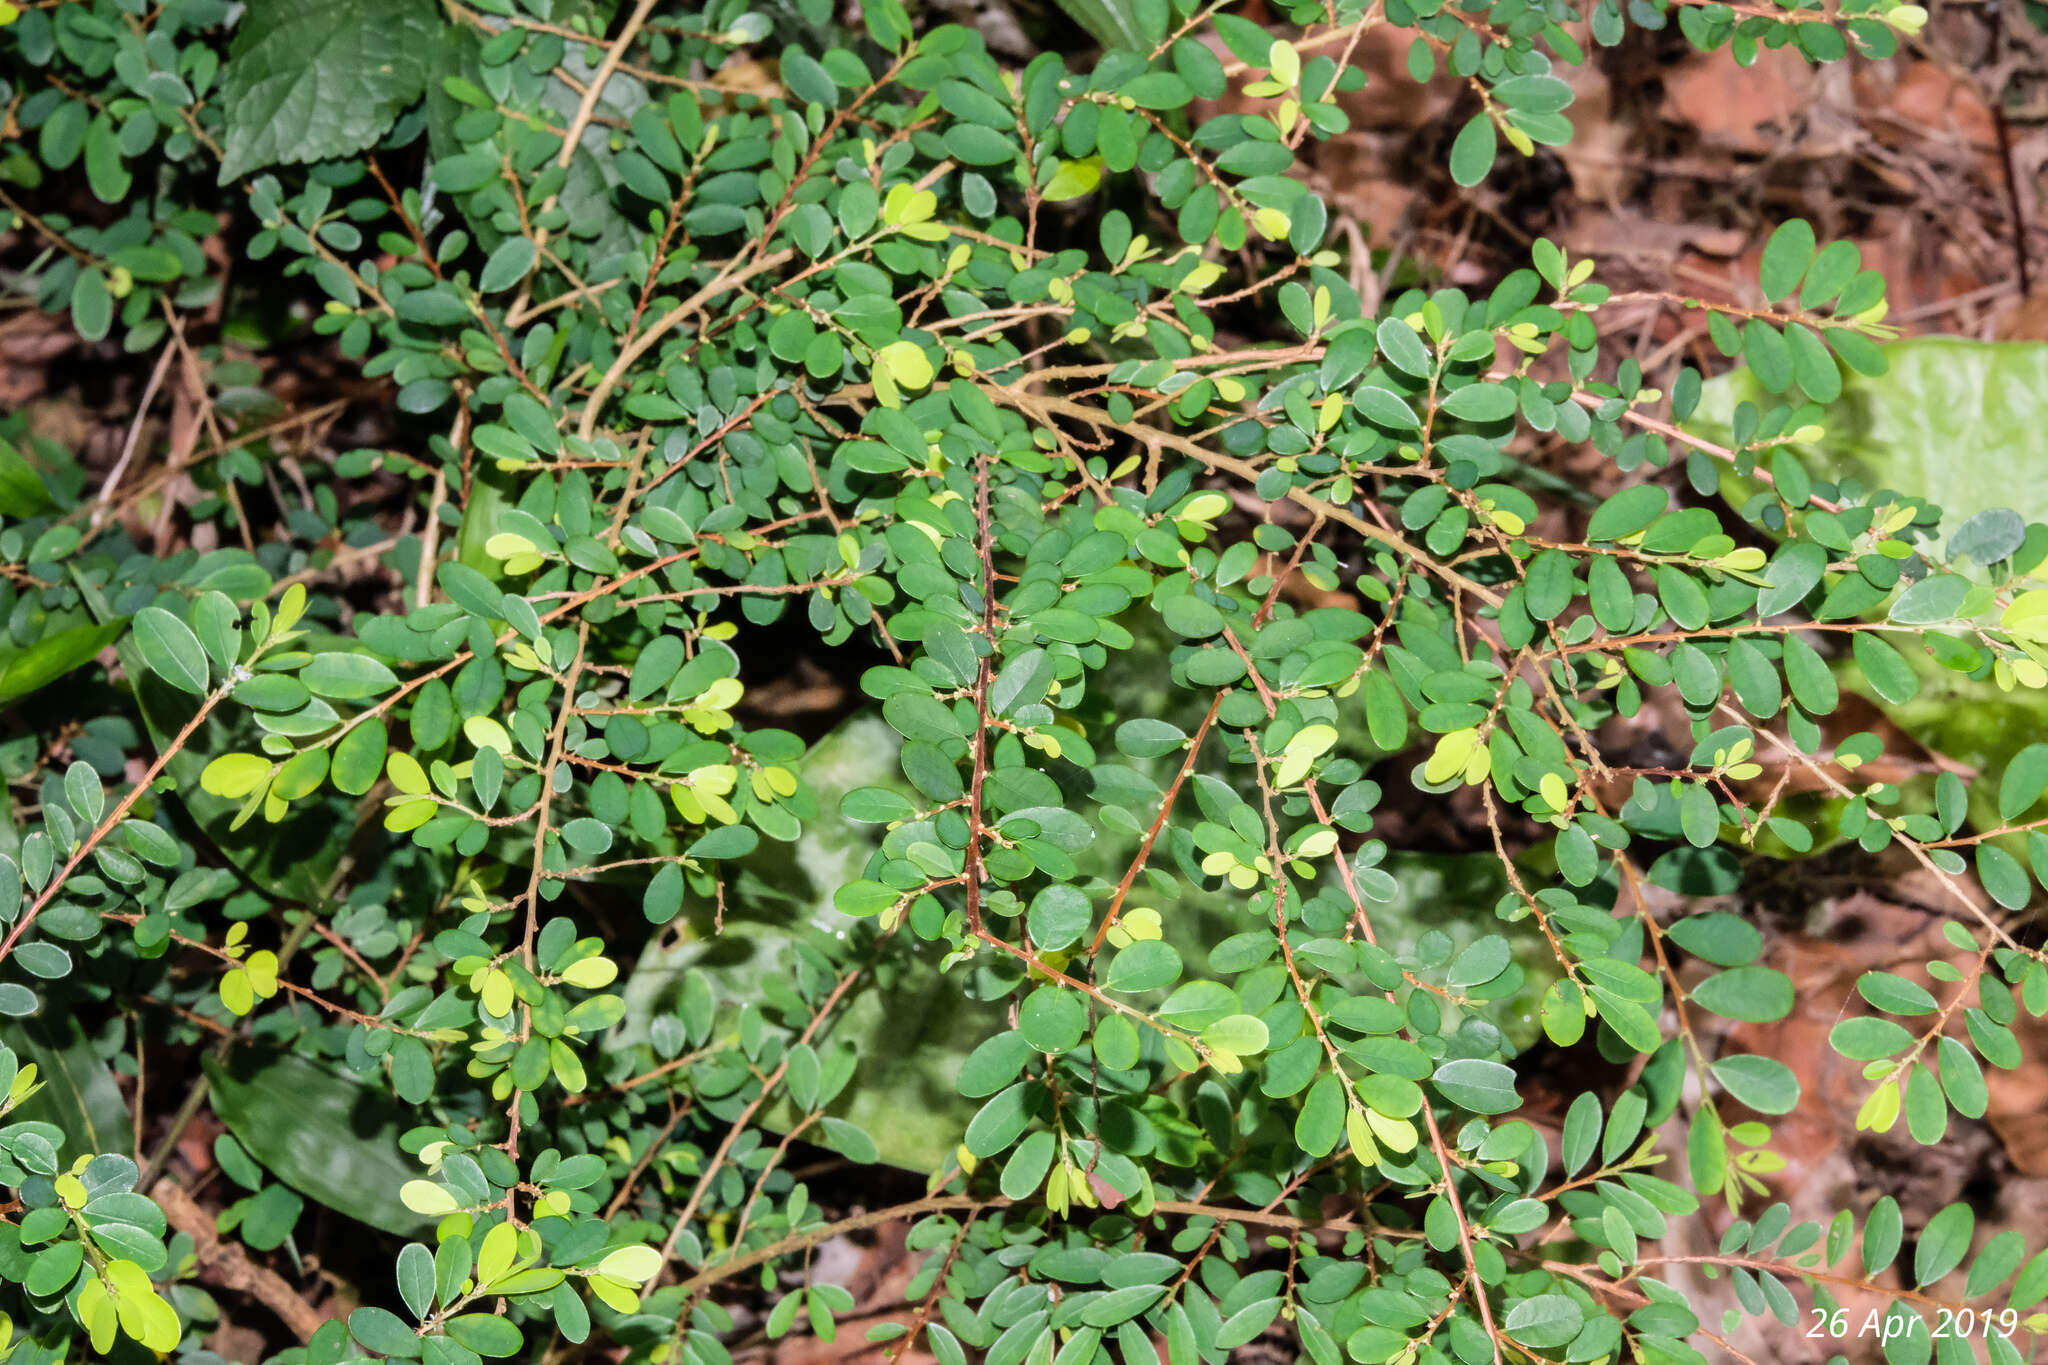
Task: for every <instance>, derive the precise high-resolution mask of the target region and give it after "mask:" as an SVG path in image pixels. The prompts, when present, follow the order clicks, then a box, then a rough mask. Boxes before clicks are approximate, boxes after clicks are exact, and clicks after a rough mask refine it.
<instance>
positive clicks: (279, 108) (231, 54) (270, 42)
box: [220, 0, 443, 185]
mask: <svg viewBox="0 0 2048 1365" xmlns="http://www.w3.org/2000/svg"><path fill="white" fill-rule="evenodd" d="M442 41H443V36H442V25H441V18H440V15H439V13H438V12H437V11H436V10H435V9H434V7H433V6H432V5H431V4H429V3H428V2H427V0H331V2H330V3H322V4H318V5H305V4H300V3H297V0H254V3H252V4H251V5H250V6H249V12H248V14H247V15H246V16H244V17H243V19H242V22H241V24H240V25H239V26H238V27H237V28H236V29H235V39H234V43H233V45H232V46H231V47H230V48H229V50H228V61H227V68H226V72H225V74H224V77H223V80H222V85H221V105H222V109H223V112H224V113H225V115H226V120H227V131H226V135H225V137H224V139H223V148H222V156H221V166H220V183H222V184H223V185H225V184H226V183H227V182H229V181H230V180H234V179H236V178H237V177H239V176H243V175H247V174H248V173H249V172H250V171H253V170H257V169H259V168H261V167H264V166H275V165H279V164H293V163H301V162H308V161H323V160H326V159H328V158H330V157H338V156H346V155H347V154H348V153H350V152H357V151H361V150H362V149H363V148H365V147H367V146H369V145H370V144H371V143H372V142H375V141H376V140H377V139H378V138H380V137H382V136H383V135H384V133H385V132H386V130H388V129H389V128H390V127H391V124H392V121H393V120H394V119H396V118H397V117H398V114H399V111H400V110H402V109H403V108H405V106H407V105H408V104H411V103H412V102H413V101H414V100H416V99H418V98H419V96H420V92H421V91H423V90H424V89H426V84H427V76H428V73H429V71H430V70H431V66H432V63H433V61H434V57H435V54H436V53H437V52H438V51H439V48H440V44H441V43H442Z"/></svg>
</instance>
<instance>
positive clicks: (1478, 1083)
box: [1431, 1057, 1522, 1114]
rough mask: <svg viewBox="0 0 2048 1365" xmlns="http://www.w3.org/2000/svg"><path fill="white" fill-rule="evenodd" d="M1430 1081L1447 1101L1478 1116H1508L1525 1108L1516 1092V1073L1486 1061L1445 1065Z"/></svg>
mask: <svg viewBox="0 0 2048 1365" xmlns="http://www.w3.org/2000/svg"><path fill="white" fill-rule="evenodd" d="M1431 1082H1432V1084H1434V1085H1435V1086H1436V1088H1437V1092H1438V1093H1439V1094H1441V1095H1442V1096H1443V1097H1444V1098H1445V1099H1447V1100H1449V1101H1450V1102H1451V1103H1453V1104H1455V1105H1459V1106H1461V1107H1463V1108H1466V1109H1470V1110H1471V1111H1472V1112H1473V1113H1475V1114H1506V1113H1509V1112H1511V1111H1513V1110H1515V1109H1519V1108H1520V1107H1521V1105H1522V1097H1521V1096H1519V1095H1517V1094H1516V1093H1515V1073H1514V1071H1513V1070H1512V1069H1511V1068H1509V1067H1506V1066H1503V1065H1501V1064H1500V1063H1499V1062H1491V1061H1487V1060H1485V1059H1484V1058H1480V1057H1464V1058H1459V1059H1458V1060H1456V1061H1450V1062H1445V1063H1444V1064H1443V1065H1442V1066H1440V1067H1438V1068H1437V1069H1436V1074H1435V1075H1434V1076H1433V1077H1431Z"/></svg>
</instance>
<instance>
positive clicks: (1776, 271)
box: [1761, 218, 1813, 302]
mask: <svg viewBox="0 0 2048 1365" xmlns="http://www.w3.org/2000/svg"><path fill="white" fill-rule="evenodd" d="M1811 264H1813V225H1812V224H1810V223H1808V222H1807V221H1806V220H1805V219H1804V218H1792V219H1788V220H1787V221H1785V222H1784V223H1782V224H1780V225H1779V227H1778V230H1777V231H1776V232H1773V233H1772V234H1771V238H1770V240H1769V241H1768V242H1765V243H1764V257H1763V268H1762V272H1761V274H1762V282H1763V289H1764V299H1765V300H1766V301H1767V302H1769V301H1775V300H1777V299H1782V298H1784V297H1785V296H1786V295H1787V294H1790V293H1791V292H1792V291H1793V290H1795V289H1797V288H1798V287H1799V281H1800V280H1801V279H1803V278H1804V277H1805V275H1806V268H1807V267H1808V266H1809V265H1811Z"/></svg>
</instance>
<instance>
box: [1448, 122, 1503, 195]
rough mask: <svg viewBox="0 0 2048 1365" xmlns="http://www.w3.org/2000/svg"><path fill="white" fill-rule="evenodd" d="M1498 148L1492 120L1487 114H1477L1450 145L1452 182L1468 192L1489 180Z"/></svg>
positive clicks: (1460, 130)
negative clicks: (1494, 155)
mask: <svg viewBox="0 0 2048 1365" xmlns="http://www.w3.org/2000/svg"><path fill="white" fill-rule="evenodd" d="M1496 145H1497V144H1496V141H1495V135H1494V131H1493V117H1492V116H1491V115H1490V114H1487V113H1484V112H1481V113H1478V114H1474V115H1473V116H1472V118H1471V119H1470V120H1469V121H1468V122H1467V123H1466V124H1465V126H1464V127H1463V128H1461V129H1459V130H1458V137H1457V140H1456V141H1455V142H1453V143H1452V144H1451V179H1453V180H1455V181H1457V182H1458V183H1459V184H1460V185H1462V186H1464V187H1465V188H1466V189H1468V190H1469V189H1471V188H1472V187H1473V186H1474V185H1477V184H1478V183H1479V182H1480V181H1482V180H1484V179H1486V173H1487V172H1488V171H1490V170H1492V169H1493V154H1494V151H1495V149H1496Z"/></svg>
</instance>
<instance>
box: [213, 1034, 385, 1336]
mask: <svg viewBox="0 0 2048 1365" xmlns="http://www.w3.org/2000/svg"><path fill="white" fill-rule="evenodd" d="M205 1065H206V1076H207V1080H208V1081H209V1082H210V1083H211V1084H212V1087H213V1110H214V1112H215V1113H216V1114H218V1115H219V1116H220V1119H221V1122H222V1123H224V1124H226V1125H227V1128H228V1131H229V1132H231V1133H233V1134H234V1135H235V1138H236V1139H237V1140H238V1141H239V1142H240V1143H241V1144H242V1146H243V1147H245V1148H247V1149H248V1151H249V1154H250V1155H251V1156H253V1157H255V1158H256V1160H257V1161H259V1162H261V1163H262V1164H263V1167H264V1169H266V1170H268V1171H269V1172H270V1173H271V1174H272V1175H274V1176H276V1177H277V1178H278V1179H279V1180H282V1181H284V1183H285V1184H287V1185H290V1186H291V1187H292V1188H293V1189H295V1190H297V1191H299V1193H301V1194H303V1195H305V1196H307V1197H308V1198H310V1199H314V1200H317V1201H318V1202H320V1203H322V1204H325V1205H326V1206H327V1207H328V1208H330V1209H333V1210H334V1211H335V1212H337V1213H341V1214H344V1215H346V1216H347V1217H350V1218H354V1219H356V1220H358V1221H360V1222H364V1223H368V1224H369V1225H370V1226H371V1227H375V1228H381V1229H383V1230H384V1231H386V1232H393V1233H398V1234H399V1235H401V1236H403V1235H407V1234H410V1233H415V1232H418V1231H419V1230H420V1229H421V1228H422V1227H423V1226H424V1225H425V1224H424V1222H423V1220H422V1219H421V1218H420V1216H419V1215H418V1214H416V1213H414V1212H413V1211H412V1210H411V1209H409V1208H407V1207H406V1206H405V1204H404V1203H403V1202H402V1201H401V1200H400V1199H399V1197H398V1191H399V1189H400V1187H401V1186H403V1185H404V1184H405V1183H406V1181H408V1180H411V1179H413V1178H414V1177H416V1176H417V1175H419V1173H420V1165H419V1163H418V1162H417V1161H415V1160H413V1158H411V1157H409V1156H407V1155H406V1154H405V1152H404V1151H402V1150H401V1149H400V1148H399V1145H398V1135H399V1133H401V1132H402V1131H404V1129H406V1128H408V1127H410V1126H411V1125H412V1122H413V1111H411V1110H410V1109H408V1108H406V1107H404V1106H401V1105H399V1104H397V1103H395V1102H394V1101H393V1100H392V1099H391V1098H390V1095H389V1093H388V1092H387V1091H386V1090H385V1088H384V1086H383V1084H382V1082H381V1080H380V1081H378V1082H376V1083H368V1082H365V1081H363V1080H360V1079H358V1078H357V1077H355V1076H353V1075H350V1074H348V1073H346V1072H342V1071H335V1070H331V1069H329V1068H328V1067H326V1066H324V1065H322V1064H321V1063H319V1062H316V1061H313V1060H311V1059H309V1058H306V1057H301V1056H299V1055H297V1054H295V1053H286V1052H277V1051H273V1050H270V1049H267V1048H259V1047H257V1046H255V1045H252V1044H245V1045H243V1046H242V1047H240V1048H238V1049H236V1051H235V1052H234V1053H233V1054H231V1056H230V1057H229V1060H228V1061H227V1062H225V1063H223V1062H219V1061H216V1060H215V1059H214V1058H212V1057H211V1056H209V1057H207V1058H206V1059H205ZM408 1335H410V1332H408Z"/></svg>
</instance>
